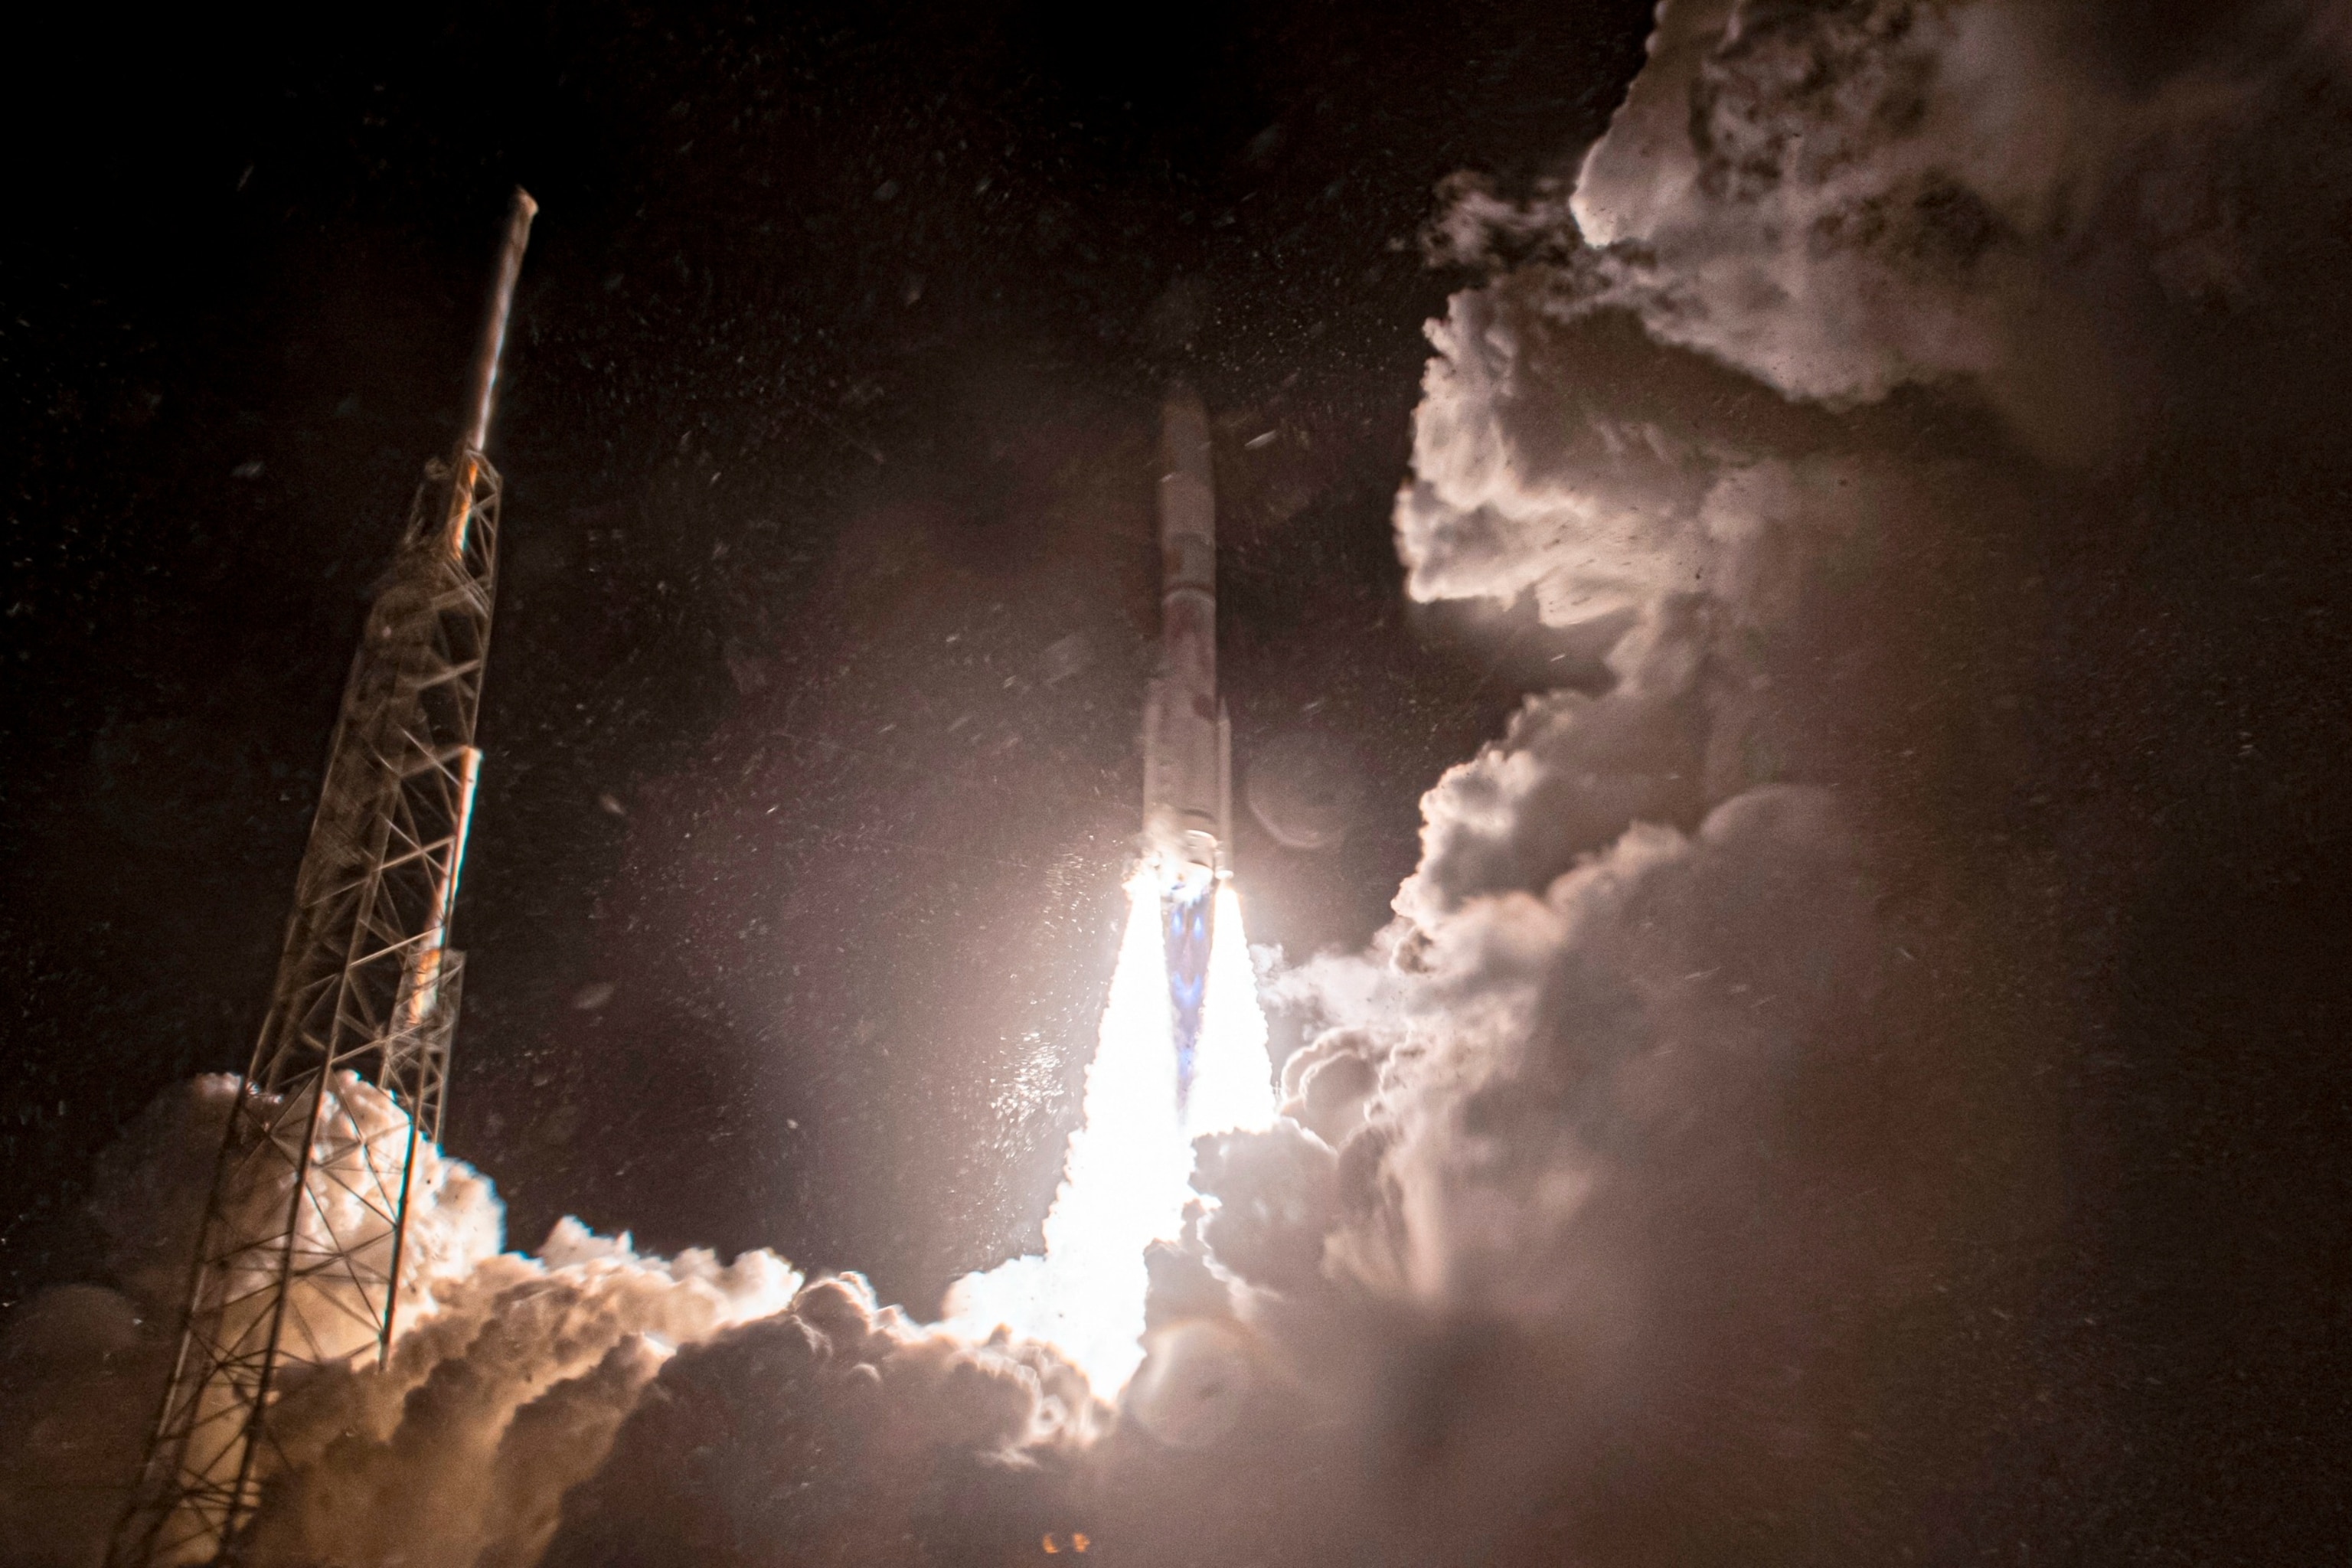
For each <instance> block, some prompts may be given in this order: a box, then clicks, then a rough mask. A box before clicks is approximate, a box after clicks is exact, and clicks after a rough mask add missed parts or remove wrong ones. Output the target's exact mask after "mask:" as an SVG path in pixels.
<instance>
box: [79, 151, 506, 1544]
mask: <svg viewBox="0 0 2352 1568" xmlns="http://www.w3.org/2000/svg"><path fill="white" fill-rule="evenodd" d="M537 211H538V206H537V204H535V203H534V202H532V200H531V199H530V196H529V195H526V194H525V193H524V192H522V191H520V190H518V191H516V192H515V195H514V203H513V206H512V208H511V209H510V211H509V216H508V219H507V226H506V236H505V242H504V244H503V246H502V247H501V249H500V251H499V260H498V271H497V275H496V280H495V282H494V283H493V285H492V287H491V289H490V300H489V309H488V318H487V320H486V321H484V323H483V327H482V336H481V343H480V349H479V352H478V354H477V356H476V359H475V362H474V366H473V376H472V384H471V388H470V394H469V396H468V398H467V422H466V426H465V428H464V429H463V431H462V432H460V434H459V436H458V437H457V449H456V451H455V453H454V454H453V455H452V456H451V458H450V459H449V461H448V463H447V464H446V466H445V465H443V464H441V463H437V462H436V463H434V464H432V465H430V466H429V467H428V468H427V469H426V471H425V483H424V485H423V486H422V488H421V489H419V490H418V492H417V498H416V503H415V509H414V510H413V511H412V513H411V515H410V518H409V522H408V529H407V532H406V534H405V536H404V538H403V539H402V541H401V545H400V552H399V555H398V557H397V559H396V560H395V562H394V565H393V568H392V570H391V572H390V574H388V575H387V577H386V579H385V582H384V584H383V587H382V589H381V590H380V591H379V592H378V593H377V595H376V597H375V602H374V603H373V605H372V606H371V607H370V608H369V611H368V616H367V622H366V626H365V629H364V630H363V631H362V634H361V638H360V647H359V652H358V654H357V656H356V657H355V658H353V660H352V670H351V676H350V679H349V680H348V682H347V683H346V685H345V686H344V689H343V700H342V709H341V715H340V716H339V718H338V719H337V721H336V725H335V733H334V739H333V740H332V741H331V742H330V744H329V748H328V754H327V772H326V782H325V784H324V785H323V787H322V788H321V790H320V799H319V809H318V815H317V816H314V817H313V818H312V819H311V823H310V842H309V845H308V847H306V848H305V849H304V851H303V855H302V867H301V870H300V871H299V874H298V875H297V878H296V880H295V890H294V912H293V916H292V919H291V920H290V921H289V923H288V926H287V932H286V944H285V948H284V950H283V952H282V953H281V955H280V957H279V960H278V979H277V984H276V987H275V989H274V990H273V992H272V993H271V995H270V1002H269V1010H268V1016H266V1018H265V1019H264V1021H263V1024H262V1026H261V1034H260V1037H259V1039H258V1040H257V1042H256V1044H255V1046H254V1050H253V1058H252V1062H251V1065H250V1066H249V1067H247V1069H246V1075H245V1079H244V1081H243V1083H242V1084H241V1085H240V1086H239V1089H238V1092H237V1095H236V1100H235V1101H234V1103H233V1104H232V1106H231V1107H230V1110H229V1113H228V1124H227V1128H226V1132H225V1134H224V1136H223V1139H222V1142H221V1149H220V1155H219V1159H218V1161H217V1162H216V1163H215V1169H214V1173H213V1178H212V1187H211V1192H210V1194H209V1196H208V1200H207V1203H206V1205H205V1216H204V1221H203V1225H202V1227H201V1230H200V1232H199V1235H198V1239H197V1247H196V1257H195V1261H194V1268H193V1270H192V1272H191V1276H190V1280H189V1286H188V1294H187V1300H186V1312H185V1316H184V1320H183V1323H182V1327H181V1332H180V1342H179V1352H178V1355H177V1357H176V1359H175V1361H174V1363H173V1368H172V1376H171V1382H170V1384H169V1386H168V1388H167V1390H166V1392H165V1394H164V1398H163V1409H162V1412H161V1414H160V1415H158V1417H157V1419H156V1423H155V1426H154V1429H153V1432H152V1436H151V1437H150V1439H149V1443H148V1448H147V1454H146V1458H145V1459H144V1461H143V1463H142V1467H141V1468H140V1472H139V1475H138V1477H137V1479H135V1480H134V1482H133V1484H132V1491H131V1501H130V1505H129V1507H128V1508H127V1509H126V1510H125V1511H124V1514H123V1516H122V1519H121V1522H120V1524H119V1525H118V1526H117V1527H116V1530H115V1533H114V1537H113V1540H112V1542H111V1544H110V1549H109V1552H108V1559H107V1561H108V1565H109V1568H165V1565H169V1564H178V1563H230V1562H234V1561H235V1559H236V1553H237V1551H238V1547H239V1544H240V1536H241V1533H242V1531H243V1528H244V1526H245V1525H246V1524H247V1522H249V1521H250V1519H251V1516H252V1511H253V1509H254V1507H255V1504H256V1503H257V1501H258V1500H259V1495H260V1489H261V1484H262V1482H263V1480H264V1479H266V1478H267V1477H268V1475H269V1474H270V1472H271V1470H272V1468H273V1459H274V1453H273V1449H272V1446H271V1435H270V1429H269V1420H268V1418H269V1412H270V1406H271V1403H272V1401H273V1400H274V1399H275V1398H276V1397H278V1395H279V1394H282V1393H283V1392H285V1390H286V1388H287V1387H288V1386H289V1384H294V1383H296V1382H297V1381H299V1379H300V1378H301V1377H303V1376H305V1375H308V1374H309V1373H312V1372H314V1371H316V1370H317V1369H320V1368H321V1367H325V1366H329V1365H336V1364H347V1363H352V1362H354V1361H357V1360H360V1359H361V1358H363V1357H366V1356H370V1355H373V1357H375V1358H377V1359H378V1360H379V1361H380V1360H381V1359H382V1358H383V1357H384V1356H385V1355H387V1354H388V1353H389V1352H390V1350H391V1347H392V1342H393V1336H394V1331H395V1329H396V1328H397V1326H398V1313H399V1310H400V1271H401V1255H402V1251H403V1246H404V1242H405V1240H406V1237H407V1227H408V1217H409V1216H408V1206H409V1186H410V1175H411V1168H412V1165H413V1164H414V1163H415V1153H416V1148H417V1144H418V1142H419V1141H420V1140H421V1141H424V1142H437V1140H438V1138H439V1135H440V1128H441V1104H442V1093H443V1087H444V1084H445V1082H446V1074H447V1070H448V1063H449V1044H450V1037H451V1035H452V1032H453V1031H454V1029H455V1027H456V1026H457V1000H458V989H459V985H460V983H461V981H462V979H463V976H464V967H463V963H462V955H461V954H459V953H457V952H454V951H452V950H451V949H450V948H449V946H448V931H449V917H450V912H451V910H452V908H453V906H454V904H455V903H456V900H457V874H458V870H459V868H460V866H461V865H462V863H463V860H464V857H465V850H466V828H467V820H468V818H469V816H471V814H472V810H473V804H474V785H475V781H476V779H477V777H478V774H479V770H480V766H481V752H479V751H478V750H477V749H476V748H475V745H474V725H475V719H476V715H477V713H478V710H479V708H480V704H481V692H482V672H483V665H484V659H485V657H486V655H487V654H488V647H489V636H490V609H491V602H492V597H493V594H494V590H495V588H496V584H497V577H498V529H499V476H498V472H497V470H496V469H494V468H491V467H490V465H489V461H488V458H485V457H484V456H483V453H482V448H483V446H484V444H485V442H486V441H487V440H488V435H489V423H490V409H491V404H492V400H493V396H494V395H495V393H496V391H497V386H498V376H499V354H500V351H501V349H502V347H503V345H504V342H505V339H506V327H507V314H508V310H509V305H510V304H511V302H512V300H513V297H514V285H515V278H516V275H517V273H518V272H519V271H520V268H521V266H522V254H523V247H524V245H525V243H526V242H527V241H528V240H529V238H530V221H531V217H532V215H533V214H534V213H536V212H537Z"/></svg>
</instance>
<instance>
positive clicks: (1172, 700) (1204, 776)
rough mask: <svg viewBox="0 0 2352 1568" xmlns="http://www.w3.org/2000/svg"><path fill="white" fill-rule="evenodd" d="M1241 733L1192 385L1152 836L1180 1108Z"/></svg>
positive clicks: (1175, 482) (1165, 488)
mask: <svg viewBox="0 0 2352 1568" xmlns="http://www.w3.org/2000/svg"><path fill="white" fill-rule="evenodd" d="M1232 781H1233V728H1232V726H1231V725H1230V724H1229V723H1228V722H1227V721H1226V718H1225V710H1224V704H1223V703H1222V702H1220V701H1218V700H1217V497H1216V489H1215V487H1214V484H1213V476H1212V474H1211V472H1210V465H1209V411H1208V410H1207V409H1206V408H1205V407H1203V406H1202V403H1201V399H1200V397H1199V396H1198V395H1196V394H1194V393H1193V392H1192V390H1191V389H1189V388H1186V387H1181V386H1179V387H1175V388H1172V389H1171V390H1170V392H1169V394H1168V400H1167V402H1166V403H1164V404H1163V405H1161V406H1160V672H1159V674H1158V675H1157V676H1155V677H1154V678H1153V679H1152V682H1151V689H1150V696H1149V697H1148V698H1147V699H1146V700H1145V703H1144V714H1143V837H1144V844H1145V847H1146V849H1147V850H1148V852H1149V853H1150V855H1151V856H1152V857H1153V858H1155V859H1156V860H1157V861H1158V863H1159V867H1160V931H1161V934H1162V936H1163V937H1164V938H1165V940H1166V942H1167V952H1168V1002H1169V1008H1170V1014H1171V1025H1172V1026H1173V1031H1174V1036H1175V1045H1176V1099H1177V1103H1178V1104H1179V1105H1180V1106H1181V1105H1182V1104H1183V1103H1184V1102H1185V1100H1187V1098H1188V1097H1189V1096H1190V1095H1191V1093H1192V1062H1193V1051H1194V1047H1195V1046H1196V1045H1197V1043H1198V1042H1199V1039H1200V1036H1201V1018H1202V1006H1203V1005H1204V1003H1205V1002H1206V999H1207V996H1208V982H1209V949H1210V942H1211V940H1212V936H1213V931H1212V926H1213V922H1214V921H1215V918H1216V898H1215V891H1216V887H1217V882H1218V879H1220V878H1222V877H1223V876H1224V875H1225V874H1226V871H1227V869H1228V868H1227V865H1226V853H1227V848H1226V847H1227V845H1228V844H1229V843H1230V842H1231V832H1230V829H1231V826H1232V815H1233V782H1232Z"/></svg>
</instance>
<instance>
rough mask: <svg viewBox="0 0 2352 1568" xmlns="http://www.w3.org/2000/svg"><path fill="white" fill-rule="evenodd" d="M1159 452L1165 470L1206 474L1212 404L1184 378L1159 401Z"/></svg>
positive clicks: (1203, 475)
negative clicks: (1210, 405)
mask: <svg viewBox="0 0 2352 1568" xmlns="http://www.w3.org/2000/svg"><path fill="white" fill-rule="evenodd" d="M1160 458H1161V470H1162V471H1163V472H1166V473H1179V472H1183V473H1197V474H1200V475H1202V477H1203V478H1205V477H1206V475H1207V468H1208V462H1209V406H1208V405H1207V404H1205V403H1203V402H1202V401H1201V395H1200V394H1199V393H1197V392H1195V391H1193V390H1192V387H1191V386H1190V385H1188V384H1185V383H1183V382H1181V381H1180V382H1177V383H1175V384H1173V385H1171V386H1170V387H1169V389H1168V395H1167V397H1166V398H1165V399H1164V400H1163V401H1162V402H1161V403H1160Z"/></svg>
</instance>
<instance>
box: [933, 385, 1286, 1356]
mask: <svg viewBox="0 0 2352 1568" xmlns="http://www.w3.org/2000/svg"><path fill="white" fill-rule="evenodd" d="M1216 550H1217V545H1216V496H1215V490H1214V488H1213V476H1212V471H1211V468H1210V452H1209V418H1208V412H1207V410H1206V409H1205V408H1204V407H1202V404H1201V400H1200V398H1199V397H1198V396H1197V395H1194V394H1193V393H1192V392H1191V391H1190V390H1189V389H1185V388H1181V387H1179V388H1176V389H1174V390H1172V391H1171V393H1170V394H1169V396H1168V400H1167V402H1166V404H1165V405H1164V406H1163V407H1162V409H1161V416H1160V562H1161V574H1162V575H1161V582H1160V673H1159V675H1158V676H1157V677H1156V678H1155V679H1153V681H1152V683H1151V689H1150V696H1149V697H1148V698H1147V700H1146V703H1145V709H1144V724H1143V779H1144V784H1143V790H1144V799H1143V847H1144V858H1143V863H1142V865H1141V866H1140V867H1139V868H1138V869H1137V870H1136V872H1135V874H1134V875H1133V876H1131V877H1130V878H1129V879H1128V883H1127V899H1128V912H1127V929H1126V933H1125V935H1124V936H1123V937H1122V938H1121V940H1120V942H1119V951H1118V969H1117V971H1116V972H1115V973H1113V975H1112V977H1111V986H1110V998H1109V1001H1108V1004H1107V1005H1105V1007H1104V1009H1103V1020H1102V1031H1101V1035H1100V1038H1099V1043H1098V1044H1097V1047H1096V1052H1095V1059H1094V1062H1093V1064H1092V1065H1091V1066H1090V1067H1089V1068H1087V1088H1086V1098H1085V1102H1084V1109H1083V1118H1084V1119H1083V1121H1081V1122H1080V1124H1079V1126H1078V1129H1077V1131H1075V1132H1073V1133H1072V1134H1071V1135H1070V1148H1069V1156H1068V1159H1067V1161H1066V1163H1065V1165H1064V1167H1063V1181H1062V1185H1061V1188H1060V1190H1059V1191H1058V1192H1057V1193H1056V1194H1055V1199H1054V1206H1053V1209H1052V1211H1051V1212H1050V1213H1049V1214H1048V1215H1046V1216H1045V1252H1044V1253H1043V1254H1037V1255H1031V1256H1027V1257H1023V1258H1013V1259H1012V1260H1011V1261H1010V1262H1007V1263H1004V1264H1003V1265H1001V1266H999V1267H998V1268H993V1269H991V1270H989V1271H988V1272H986V1273H983V1274H972V1275H968V1276H966V1277H965V1278H964V1279H961V1280H959V1281H958V1282H957V1283H956V1285H955V1286H954V1287H953V1288H952V1289H950V1291H949V1294H948V1301H947V1320H948V1321H949V1322H950V1324H951V1325H952V1326H954V1327H956V1328H959V1329H961V1330H963V1331H966V1332H969V1333H971V1334H972V1335H973V1336H974V1337H981V1336H984V1335H986V1334H988V1333H989V1332H991V1331H992V1330H993V1329H995V1328H996V1327H998V1326H1000V1325H1001V1326H1003V1327H1004V1328H1007V1329H1010V1330H1011V1331H1013V1332H1014V1333H1015V1334H1018V1335H1021V1336H1023V1337H1025V1338H1030V1339H1037V1340H1044V1341H1046V1342H1050V1343H1052V1344H1054V1345H1055V1346H1056V1347H1058V1348H1059V1349H1060V1350H1061V1351H1062V1352H1064V1353H1066V1355H1068V1356H1069V1357H1070V1359H1071V1360H1072V1361H1074V1362H1076V1363H1077V1364H1078V1365H1079V1367H1080V1368H1082V1369H1083V1370H1084V1371H1085V1373H1087V1377H1088V1379H1089V1380H1091V1381H1092V1382H1093V1384H1094V1385H1095V1387H1096V1389H1097V1392H1099V1393H1101V1394H1105V1395H1107V1396H1110V1395H1116V1394H1117V1393H1118V1391H1119V1390H1120V1389H1121V1388H1123V1387H1124V1386H1125V1385H1126V1384H1127V1381H1128V1379H1129V1377H1130V1376H1131V1375H1133V1373H1134V1372H1135V1369H1136V1367H1137V1365H1138V1364H1139V1363H1141V1361H1142V1359H1143V1351H1142V1346H1141V1339H1142V1334H1143V1321H1144V1314H1143V1308H1144V1296H1145V1292H1146V1289H1147V1287H1148V1285H1149V1283H1150V1281H1149V1279H1148V1276H1147V1273H1146V1269H1145V1264H1144V1252H1145V1249H1146V1248H1147V1247H1150V1245H1151V1243H1153V1242H1155V1241H1174V1240H1176V1239H1177V1237H1178V1235H1179V1233H1180V1231H1181V1229H1182V1226H1183V1218H1184V1209H1185V1205H1187V1204H1189V1203H1191V1202H1193V1201H1195V1199H1196V1197H1197V1196H1198V1194H1195V1193H1194V1192H1193V1191H1192V1140H1193V1139H1195V1138H1198V1137H1201V1136H1202V1135H1204V1134H1207V1133H1212V1132H1222V1131H1234V1130H1236V1129H1254V1128H1262V1127H1265V1126H1268V1125H1270V1124H1271V1123H1272V1122H1273V1121H1274V1115H1275V1095H1274V1085H1273V1080H1272V1075H1271V1073H1270V1071H1269V1068H1268V1066H1267V1062H1266V1054H1265V1043H1266V1026H1265V1014H1264V1013H1263V1012H1262V1011H1261V1010H1260V1008H1259V1006H1258V1003H1257V994H1256V981H1255V975H1254V973H1252V971H1251V967H1250V959H1249V949H1248V945H1247V942H1246V940H1245V938H1244V934H1243V930H1242V914H1241V898H1240V895H1239V894H1238V893H1237V892H1236V891H1235V890H1234V887H1233V882H1232V866H1231V863H1230V858H1229V852H1228V848H1227V846H1228V844H1229V842H1230V839H1231V831H1230V830H1231V822H1232V800H1233V789H1232V783H1231V781H1232V773H1233V741H1232V735H1233V731H1232V725H1231V722H1230V721H1229V720H1228V719H1227V717H1226V713H1225V710H1224V707H1223V703H1221V702H1220V701H1219V700H1218V698H1217V620H1216V616H1217V598H1216Z"/></svg>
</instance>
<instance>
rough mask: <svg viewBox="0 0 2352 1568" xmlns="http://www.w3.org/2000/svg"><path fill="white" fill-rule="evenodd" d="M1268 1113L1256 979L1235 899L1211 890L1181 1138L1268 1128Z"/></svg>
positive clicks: (1225, 890)
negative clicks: (1203, 981)
mask: <svg viewBox="0 0 2352 1568" xmlns="http://www.w3.org/2000/svg"><path fill="white" fill-rule="evenodd" d="M1274 1110H1275V1103H1274V1074H1273V1072H1272V1070H1271V1069H1270V1068H1269V1067H1268V1066H1267V1063H1266V1057H1265V1013H1264V1012H1262V1011H1261V1010H1260V1009H1259V1007H1258V1005H1257V975H1256V973H1255V971H1254V970H1252V969H1251V967H1250V956H1249V942H1248V940H1247V939H1246V938H1245V937H1244V936H1243V934H1242V900H1241V895H1240V894H1238V893H1236V892H1234V885H1233V884H1232V883H1231V882H1227V883H1224V884H1223V885H1222V886H1221V887H1219V888H1218V889H1217V909H1216V919H1215V923H1214V924H1213V925H1212V926H1211V927H1210V928H1209V977H1208V989H1207V991H1206V993H1205V994H1203V995H1202V998H1201V1037H1200V1039H1199V1040H1198V1041H1196V1042H1195V1043H1194V1045H1193V1047H1192V1094H1191V1095H1190V1096H1188V1097H1187V1099H1186V1103H1185V1106H1184V1135H1185V1137H1186V1138H1187V1139H1188V1140H1189V1139H1192V1138H1198V1137H1200V1136H1201V1135H1202V1133H1205V1132H1225V1131H1233V1130H1234V1129H1236V1128H1241V1129H1247V1130H1251V1131H1255V1130H1256V1129H1258V1128H1261V1127H1271V1126H1273V1125H1274ZM1188 1169H1189V1162H1188Z"/></svg>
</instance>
